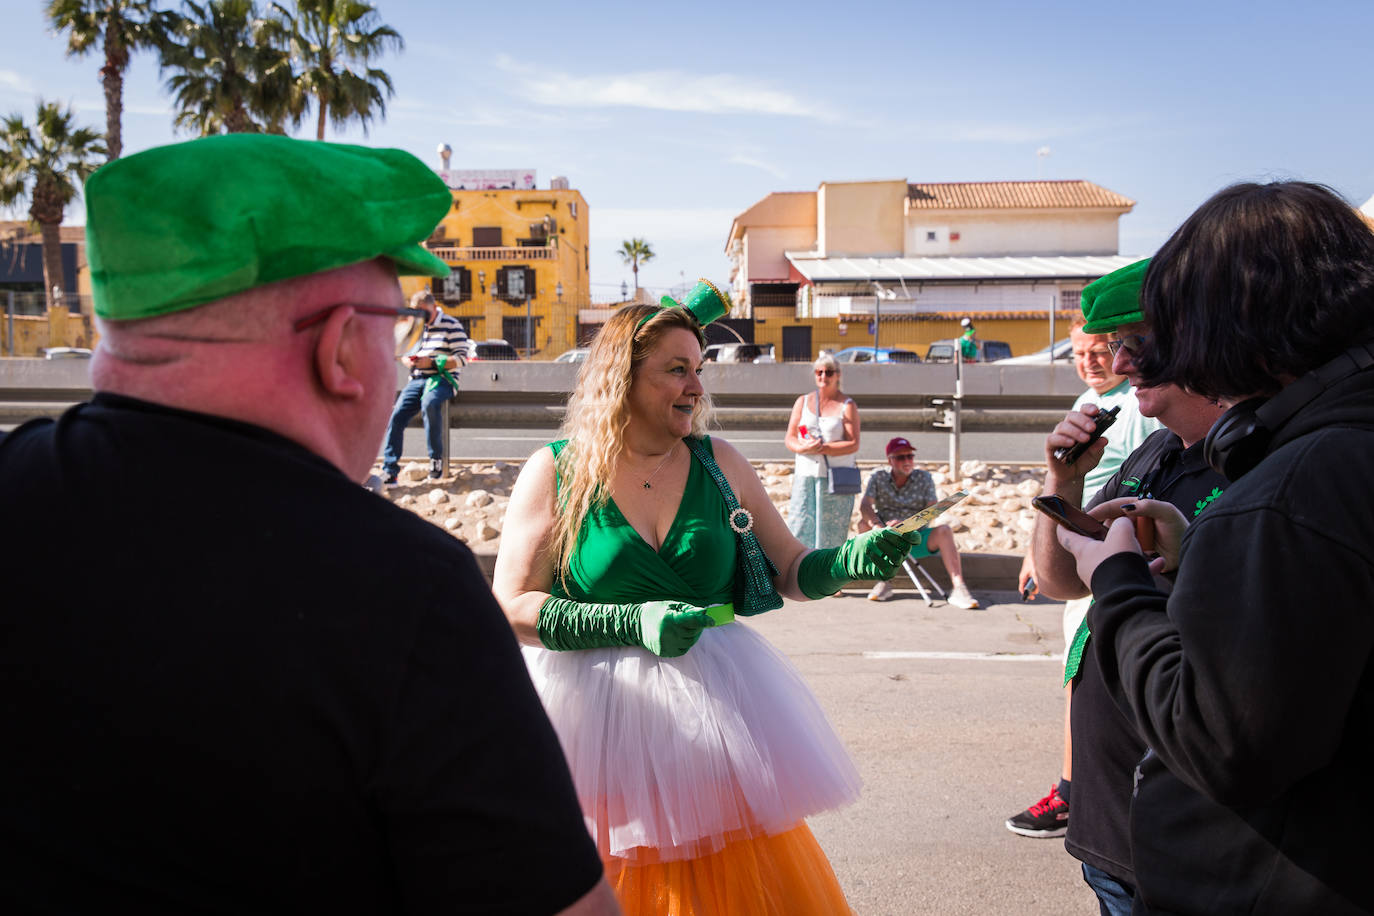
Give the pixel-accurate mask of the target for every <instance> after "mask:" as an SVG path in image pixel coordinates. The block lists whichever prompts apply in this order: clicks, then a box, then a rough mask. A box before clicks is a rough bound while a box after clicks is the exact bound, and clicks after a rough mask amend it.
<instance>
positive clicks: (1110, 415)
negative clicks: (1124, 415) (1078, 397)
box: [1054, 405, 1121, 464]
mask: <svg viewBox="0 0 1374 916" xmlns="http://www.w3.org/2000/svg"><path fill="white" fill-rule="evenodd" d="M1119 413H1121V407H1120V406H1119V405H1118V406H1116V407H1113V408H1112V409H1111V410H1102V411H1098V412H1097V413H1096V414H1094V415H1093V431H1092V433H1091V434H1090V435H1089V436H1088V441H1087V442H1080V443H1078V444H1077V445H1072V446H1070V445H1061V446H1060V447H1059V448H1057V449H1055V450H1054V457H1056V458H1058V459H1059V460H1060V461H1062V462H1064V463H1065V464H1073V463H1074V462H1075V461H1077V460H1078V459H1079V458H1081V457H1082V455H1083V453H1084V452H1086V451H1087V450H1088V449H1090V448H1092V445H1093V443H1094V442H1096V441H1097V440H1098V439H1101V438H1102V434H1103V433H1105V432H1106V431H1107V427H1109V426H1111V425H1112V424H1113V423H1115V422H1116V415H1117V414H1119Z"/></svg>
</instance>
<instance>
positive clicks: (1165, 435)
mask: <svg viewBox="0 0 1374 916" xmlns="http://www.w3.org/2000/svg"><path fill="white" fill-rule="evenodd" d="M1226 485H1227V484H1226V478H1224V477H1222V476H1221V475H1220V474H1218V473H1217V472H1216V471H1214V470H1212V469H1211V467H1209V466H1208V464H1207V462H1206V461H1205V460H1204V459H1203V456H1202V443H1201V442H1198V443H1195V444H1194V445H1193V446H1192V447H1190V448H1187V449H1185V448H1184V447H1183V442H1182V441H1181V440H1180V439H1179V438H1178V436H1176V435H1174V434H1173V433H1172V432H1170V431H1169V430H1167V429H1161V430H1157V431H1156V432H1153V433H1151V434H1150V435H1149V437H1147V438H1146V439H1145V441H1144V442H1142V443H1141V444H1140V446H1139V447H1138V448H1136V450H1135V451H1133V452H1131V454H1130V455H1129V456H1127V458H1126V460H1125V461H1123V462H1122V463H1121V467H1120V468H1118V469H1117V472H1116V473H1115V474H1114V475H1112V477H1111V479H1109V480H1108V481H1107V482H1106V483H1105V484H1103V485H1102V489H1101V491H1100V492H1099V493H1098V494H1097V496H1096V497H1095V498H1094V499H1093V500H1092V501H1091V502H1090V503H1089V507H1091V506H1096V505H1097V504H1098V503H1102V502H1106V501H1107V500H1111V499H1117V498H1119V497H1122V496H1139V497H1141V498H1143V499H1160V500H1165V501H1167V502H1171V503H1173V504H1174V505H1175V506H1177V507H1178V508H1179V510H1180V511H1182V512H1183V514H1184V516H1186V517H1187V518H1189V519H1192V518H1193V517H1194V516H1195V515H1196V514H1197V513H1199V512H1201V511H1202V510H1203V509H1205V508H1206V507H1207V506H1208V505H1209V504H1210V503H1211V501H1212V500H1214V499H1216V498H1217V497H1218V496H1220V495H1221V491H1222V489H1224V488H1225V487H1226ZM1069 715H1070V716H1071V717H1072V724H1071V728H1072V733H1073V816H1072V817H1071V818H1069V831H1068V833H1067V834H1066V835H1065V837H1064V847H1065V848H1066V849H1067V850H1068V851H1069V853H1070V854H1071V855H1073V856H1074V858H1076V859H1079V860H1080V861H1083V862H1086V863H1088V864H1089V865H1092V866H1095V867H1097V868H1100V869H1102V870H1103V871H1105V872H1107V874H1109V875H1112V876H1113V877H1115V878H1117V879H1118V880H1121V881H1125V882H1126V883H1127V884H1135V873H1134V870H1133V869H1132V867H1131V839H1130V814H1131V793H1132V788H1133V785H1134V777H1135V767H1136V764H1137V763H1139V762H1140V758H1141V757H1143V756H1144V755H1145V745H1144V743H1143V742H1142V741H1141V740H1140V738H1139V737H1138V736H1137V735H1136V731H1135V727H1134V725H1132V724H1131V722H1130V721H1128V720H1127V719H1126V718H1125V717H1124V716H1123V715H1122V714H1121V712H1120V710H1118V709H1117V707H1116V704H1115V703H1114V702H1112V698H1111V695H1110V694H1109V693H1108V692H1107V688H1106V684H1104V683H1103V680H1102V673H1101V670H1100V669H1099V668H1098V665H1097V659H1096V657H1095V655H1094V653H1093V652H1092V651H1084V653H1083V660H1082V662H1081V664H1080V665H1079V668H1078V674H1077V675H1076V676H1075V678H1074V682H1073V702H1072V703H1071V704H1070V705H1069Z"/></svg>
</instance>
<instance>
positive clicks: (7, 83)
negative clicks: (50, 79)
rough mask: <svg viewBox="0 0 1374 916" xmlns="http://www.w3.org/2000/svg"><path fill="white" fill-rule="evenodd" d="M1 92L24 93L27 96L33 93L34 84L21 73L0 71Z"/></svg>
mask: <svg viewBox="0 0 1374 916" xmlns="http://www.w3.org/2000/svg"><path fill="white" fill-rule="evenodd" d="M0 90H4V91H7V92H22V93H25V94H26V95H27V94H29V93H32V92H33V83H31V82H29V80H28V78H27V77H25V76H24V75H23V74H21V73H16V72H15V71H13V70H0Z"/></svg>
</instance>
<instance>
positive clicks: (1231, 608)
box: [1090, 371, 1374, 916]
mask: <svg viewBox="0 0 1374 916" xmlns="http://www.w3.org/2000/svg"><path fill="white" fill-rule="evenodd" d="M1092 591H1093V594H1094V595H1095V596H1096V598H1097V603H1096V604H1095V605H1094V606H1093V608H1092V610H1091V611H1090V623H1091V627H1092V632H1093V636H1094V638H1093V643H1092V645H1093V650H1094V651H1095V653H1096V660H1097V662H1098V664H1099V666H1100V667H1101V671H1102V676H1103V678H1104V680H1105V681H1106V683H1107V687H1108V689H1109V690H1110V691H1111V693H1112V696H1113V699H1114V700H1115V702H1116V703H1117V705H1118V706H1119V707H1120V708H1121V710H1122V712H1123V714H1125V715H1126V716H1127V717H1128V718H1129V719H1131V720H1132V721H1134V723H1135V725H1136V729H1137V731H1138V732H1139V734H1140V736H1141V738H1142V739H1143V740H1144V742H1145V743H1146V744H1147V745H1148V746H1149V747H1150V749H1151V750H1150V752H1149V753H1148V754H1147V755H1146V757H1145V759H1144V760H1143V761H1142V762H1141V765H1140V767H1139V768H1138V770H1137V774H1136V782H1137V787H1136V794H1135V798H1134V800H1133V802H1132V808H1131V844H1132V853H1133V857H1134V864H1135V877H1136V880H1137V882H1138V897H1137V904H1136V906H1137V909H1136V912H1137V913H1139V912H1142V907H1143V911H1144V912H1149V913H1207V914H1209V916H1218V914H1226V913H1254V914H1266V913H1285V914H1287V913H1322V914H1341V913H1358V912H1369V911H1374V842H1371V840H1370V835H1371V821H1374V667H1372V666H1371V650H1374V372H1371V371H1366V372H1363V373H1359V374H1357V375H1355V376H1352V377H1351V378H1348V379H1346V380H1344V381H1343V382H1341V383H1339V384H1338V385H1336V386H1334V387H1333V388H1332V389H1331V390H1329V391H1327V392H1325V393H1324V394H1323V395H1322V396H1321V397H1319V398H1318V399H1317V400H1315V401H1313V402H1312V403H1311V404H1309V405H1308V406H1307V407H1305V408H1304V409H1303V410H1302V411H1301V412H1300V413H1299V414H1298V415H1297V416H1296V417H1294V419H1292V420H1291V421H1290V422H1288V423H1287V424H1286V425H1284V426H1283V427H1281V428H1280V429H1279V430H1278V431H1277V434H1276V436H1275V438H1274V441H1273V443H1272V444H1271V446H1270V449H1269V452H1268V454H1267V455H1266V457H1265V458H1264V460H1263V461H1262V462H1261V463H1260V464H1259V465H1258V466H1257V467H1256V468H1255V469H1254V470H1252V471H1251V472H1250V473H1248V474H1246V475H1245V476H1244V477H1242V478H1241V479H1239V480H1238V481H1236V482H1234V483H1232V484H1231V486H1229V487H1227V488H1226V491H1225V493H1224V495H1222V496H1221V497H1220V498H1219V499H1217V500H1216V502H1215V503H1213V504H1212V505H1211V506H1210V507H1209V508H1208V510H1207V511H1206V512H1205V513H1203V514H1202V515H1200V516H1199V517H1198V518H1197V520H1196V521H1195V522H1194V523H1193V524H1192V526H1191V527H1190V528H1189V530H1188V533H1187V535H1186V536H1185V538H1184V541H1183V553H1182V560H1181V563H1180V568H1179V572H1178V579H1177V585H1176V587H1175V589H1174V591H1173V594H1172V595H1171V596H1169V597H1167V598H1166V597H1165V596H1164V595H1163V594H1161V593H1160V592H1158V591H1157V590H1156V589H1155V588H1154V586H1153V585H1152V584H1151V580H1150V575H1149V572H1148V570H1147V568H1146V566H1145V563H1144V562H1143V561H1142V560H1141V559H1140V557H1139V556H1137V555H1135V554H1129V553H1123V554H1117V555H1116V556H1113V557H1111V558H1109V559H1108V560H1107V561H1105V562H1104V563H1102V565H1100V566H1099V567H1098V569H1097V571H1096V573H1095V574H1094V575H1093V581H1092Z"/></svg>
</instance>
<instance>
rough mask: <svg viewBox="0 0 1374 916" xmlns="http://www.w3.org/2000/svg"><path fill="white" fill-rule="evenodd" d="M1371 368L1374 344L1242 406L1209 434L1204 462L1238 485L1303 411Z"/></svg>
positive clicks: (1363, 345) (1358, 347) (1228, 413)
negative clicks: (1276, 437)
mask: <svg viewBox="0 0 1374 916" xmlns="http://www.w3.org/2000/svg"><path fill="white" fill-rule="evenodd" d="M1370 366H1374V340H1369V341H1365V342H1364V343H1360V344H1356V345H1355V346H1353V347H1351V348H1350V349H1349V350H1346V351H1345V352H1344V353H1342V354H1341V355H1340V356H1337V357H1336V358H1335V359H1333V360H1331V362H1329V363H1326V364H1325V365H1323V366H1319V367H1317V368H1316V369H1313V370H1312V371H1311V372H1309V373H1307V374H1306V375H1304V376H1303V377H1302V378H1300V379H1298V380H1297V381H1296V382H1294V383H1293V384H1291V385H1289V386H1287V387H1286V388H1284V389H1283V390H1282V391H1280V392H1279V393H1278V394H1276V395H1274V396H1273V397H1272V398H1250V399H1249V400H1248V401H1241V402H1240V403H1239V404H1236V405H1235V406H1234V407H1232V408H1231V409H1230V410H1228V411H1226V413H1224V414H1222V415H1221V416H1220V417H1219V418H1218V419H1217V421H1216V422H1215V423H1213V424H1212V428H1211V429H1210V430H1208V431H1207V438H1206V440H1205V441H1204V442H1203V445H1202V454H1203V457H1204V458H1206V459H1207V463H1208V464H1210V465H1211V466H1212V469H1213V470H1215V471H1216V472H1217V473H1218V474H1221V475H1222V476H1223V477H1225V478H1226V479H1227V480H1231V481H1234V480H1238V479H1239V478H1240V477H1242V476H1243V475H1244V474H1245V473H1246V472H1247V471H1249V470H1250V469H1252V468H1253V467H1254V466H1255V465H1257V464H1259V463H1260V462H1261V461H1263V460H1264V456H1265V455H1266V454H1268V452H1269V442H1270V440H1271V439H1273V437H1274V433H1276V432H1278V430H1279V428H1280V427H1282V426H1283V425H1284V424H1285V423H1287V422H1288V421H1289V420H1291V419H1293V416H1294V415H1295V414H1297V412H1298V411H1300V410H1302V409H1303V408H1304V407H1306V406H1307V405H1308V404H1310V403H1311V402H1312V401H1313V400H1315V399H1316V397H1317V395H1319V394H1321V393H1322V392H1323V391H1326V390H1327V389H1328V388H1330V387H1331V386H1333V385H1335V384H1336V383H1337V382H1340V381H1342V380H1344V379H1347V378H1349V377H1350V376H1352V375H1354V374H1355V373H1356V372H1363V371H1364V370H1365V369H1368V368H1369V367H1370Z"/></svg>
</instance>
